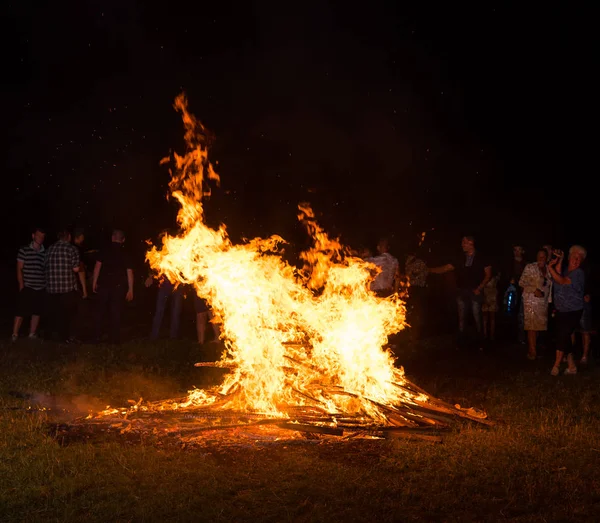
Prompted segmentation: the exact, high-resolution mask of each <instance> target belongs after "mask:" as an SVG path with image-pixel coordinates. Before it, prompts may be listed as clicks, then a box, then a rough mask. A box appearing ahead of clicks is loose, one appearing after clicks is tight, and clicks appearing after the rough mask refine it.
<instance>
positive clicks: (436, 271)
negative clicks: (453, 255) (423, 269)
mask: <svg viewBox="0 0 600 523" xmlns="http://www.w3.org/2000/svg"><path fill="white" fill-rule="evenodd" d="M453 270H454V265H452V264H451V263H447V264H446V265H440V266H439V267H430V268H429V269H428V271H429V272H430V273H432V274H445V273H447V272H450V271H453Z"/></svg>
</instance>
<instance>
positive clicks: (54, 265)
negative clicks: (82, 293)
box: [46, 229, 80, 343]
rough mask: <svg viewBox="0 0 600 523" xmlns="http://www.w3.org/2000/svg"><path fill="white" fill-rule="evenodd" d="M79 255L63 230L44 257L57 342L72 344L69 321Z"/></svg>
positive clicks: (72, 305) (69, 234) (49, 301)
mask: <svg viewBox="0 0 600 523" xmlns="http://www.w3.org/2000/svg"><path fill="white" fill-rule="evenodd" d="M79 263H80V260H79V252H78V251H77V248H76V247H75V246H74V245H73V244H72V243H71V233H70V232H69V231H68V230H66V229H63V230H61V231H60V232H59V233H58V241H57V242H56V243H54V244H52V245H51V246H50V248H49V249H48V255H47V258H46V282H47V285H46V292H47V293H48V307H49V309H48V310H49V316H50V317H51V329H50V330H51V331H54V332H55V333H56V334H58V336H59V340H60V341H64V342H65V343H70V342H72V341H73V338H72V336H71V334H72V322H73V316H74V314H75V308H76V307H77V302H76V300H77V278H76V274H77V273H78V272H79Z"/></svg>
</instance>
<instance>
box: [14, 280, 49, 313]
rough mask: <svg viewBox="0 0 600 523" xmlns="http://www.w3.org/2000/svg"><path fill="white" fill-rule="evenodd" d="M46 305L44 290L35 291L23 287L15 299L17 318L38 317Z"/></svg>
mask: <svg viewBox="0 0 600 523" xmlns="http://www.w3.org/2000/svg"><path fill="white" fill-rule="evenodd" d="M45 303H46V290H45V289H40V290H35V289H32V288H30V287H23V290H22V291H20V292H19V297H18V299H17V316H18V317H19V318H28V317H29V316H40V315H41V314H42V312H43V311H44V305H45Z"/></svg>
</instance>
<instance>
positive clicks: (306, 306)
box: [92, 95, 486, 434]
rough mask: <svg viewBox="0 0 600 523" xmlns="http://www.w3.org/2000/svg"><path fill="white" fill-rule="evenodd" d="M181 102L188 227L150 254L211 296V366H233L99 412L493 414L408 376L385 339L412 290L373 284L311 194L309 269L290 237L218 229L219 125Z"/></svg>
mask: <svg viewBox="0 0 600 523" xmlns="http://www.w3.org/2000/svg"><path fill="white" fill-rule="evenodd" d="M175 109H176V110H177V111H179V112H180V113H181V116H182V119H183V123H184V126H185V141H186V144H187V150H186V152H185V154H183V155H179V154H176V153H175V154H174V159H170V158H167V159H164V160H163V162H164V163H170V162H172V165H171V182H170V186H169V188H170V195H171V196H172V197H173V198H175V199H176V200H177V201H178V202H179V204H180V206H181V207H180V210H179V213H178V223H179V225H180V234H178V235H177V236H168V235H167V236H165V237H163V238H162V245H161V246H160V247H156V246H155V247H153V248H152V249H151V250H150V251H149V252H148V254H147V259H148V261H149V262H150V265H151V266H152V268H153V269H154V270H155V271H156V272H157V273H159V274H162V275H164V276H165V277H167V278H168V279H169V280H171V281H172V282H174V283H176V284H189V285H192V286H193V287H194V288H195V290H196V292H197V294H198V296H200V297H201V298H204V299H206V300H207V302H208V303H210V305H211V307H212V310H213V312H214V316H215V318H214V320H213V321H217V322H219V323H220V324H221V333H222V334H221V341H222V342H223V344H224V347H225V348H224V352H223V354H222V357H221V359H220V360H219V361H217V362H214V363H212V365H213V366H216V367H222V368H226V369H228V371H229V372H228V373H227V374H226V376H225V378H224V381H223V383H222V384H221V385H219V386H218V387H215V388H213V389H193V390H191V391H190V392H189V394H188V396H187V397H185V398H180V399H178V400H170V401H162V402H155V403H146V404H144V403H143V402H141V403H137V404H136V405H133V406H130V407H128V408H125V409H107V410H106V411H104V412H103V413H102V414H101V415H100V416H95V417H94V416H92V418H95V419H99V417H107V416H109V417H110V416H120V419H129V420H131V419H133V418H135V417H136V415H142V414H144V413H146V414H149V413H152V412H162V413H164V412H174V411H179V412H181V410H185V411H187V412H189V411H195V412H204V413H207V412H211V413H213V414H214V413H221V414H222V415H224V414H225V413H229V417H226V418H222V419H228V420H231V419H233V418H232V417H231V416H232V413H237V414H238V415H240V416H242V418H238V421H237V422H236V423H234V424H233V425H227V427H229V426H240V425H243V423H242V422H240V421H239V419H243V420H245V422H247V421H248V419H251V420H254V422H256V420H264V421H265V422H267V421H271V422H272V421H277V420H280V421H281V422H282V423H283V425H285V427H286V428H293V426H294V424H298V426H302V427H308V428H305V430H306V431H309V432H310V431H313V430H314V431H315V432H324V431H326V430H323V429H327V428H328V427H329V428H331V429H335V430H337V431H338V432H332V433H334V434H341V432H342V431H343V430H350V429H351V430H352V431H360V430H363V431H364V430H367V431H368V432H369V433H370V434H373V431H374V430H377V429H381V430H384V429H386V428H388V429H389V428H394V427H395V428H403V429H422V428H423V427H441V426H447V422H448V420H449V419H450V418H452V417H454V416H460V417H463V418H470V419H472V420H476V421H485V417H486V416H485V414H484V413H482V412H479V411H476V410H474V409H468V410H467V409H461V408H460V407H459V406H453V405H449V404H447V403H445V402H442V401H440V400H438V399H435V398H432V397H430V396H429V395H427V394H426V393H425V392H424V391H423V390H421V389H420V388H419V387H417V386H416V385H414V384H413V383H411V382H409V381H408V380H407V379H406V377H405V375H404V370H403V369H402V368H401V367H398V366H396V365H395V358H394V356H393V355H392V354H391V353H390V351H389V350H386V349H385V346H386V344H387V343H388V337H389V336H390V335H392V334H394V333H397V332H399V331H400V330H402V329H403V328H404V327H405V326H406V323H405V305H404V303H403V301H402V300H401V298H400V297H399V296H398V295H393V296H391V297H389V298H385V299H383V298H379V297H378V296H376V295H375V294H374V293H373V292H372V291H371V290H370V283H371V281H372V279H373V277H374V274H375V273H376V268H375V267H374V266H373V265H372V264H370V263H368V262H366V261H364V260H362V259H360V258H358V257H355V256H354V255H352V254H351V251H350V250H349V249H347V248H346V247H344V246H343V245H342V244H341V243H340V242H339V241H338V240H337V239H332V238H330V237H329V236H328V235H327V233H326V232H325V231H324V230H323V229H322V228H321V227H320V226H319V225H318V223H317V222H316V220H315V216H314V214H313V212H312V210H311V208H310V207H309V206H308V205H305V204H303V205H300V206H299V212H298V218H299V219H300V220H301V221H302V223H303V224H304V225H305V227H306V230H307V233H308V234H309V235H310V236H311V238H312V240H313V242H312V248H311V249H310V250H308V251H306V252H304V253H302V254H301V258H302V260H303V262H304V267H303V268H302V269H301V270H298V269H296V268H294V267H292V266H290V265H289V264H288V263H286V262H285V261H284V260H283V259H282V257H281V248H282V246H283V245H284V244H285V241H284V240H283V239H282V238H281V237H279V236H271V237H270V238H266V239H262V238H255V239H253V240H251V241H247V242H245V243H242V244H234V243H232V241H231V240H230V238H229V236H228V234H227V230H226V227H225V225H221V226H220V227H219V228H218V229H216V230H215V229H212V228H210V227H208V226H207V225H206V223H205V219H204V208H203V205H204V201H205V197H206V196H208V194H209V193H210V184H211V183H217V182H218V180H219V176H218V175H217V173H216V172H215V170H214V169H213V166H212V164H211V162H210V160H209V147H208V145H209V144H208V132H207V130H206V129H205V127H204V126H203V125H202V123H201V122H200V121H198V120H197V119H196V118H195V117H194V116H193V115H192V114H190V113H189V112H188V109H187V101H186V98H185V96H184V95H180V96H178V97H177V99H176V100H175ZM199 365H200V364H199ZM243 415H245V416H246V417H243ZM208 417H210V418H211V419H214V415H213V416H212V417H211V416H208ZM209 426H210V427H211V428H215V429H218V428H219V427H218V426H216V425H215V424H214V423H211V424H209Z"/></svg>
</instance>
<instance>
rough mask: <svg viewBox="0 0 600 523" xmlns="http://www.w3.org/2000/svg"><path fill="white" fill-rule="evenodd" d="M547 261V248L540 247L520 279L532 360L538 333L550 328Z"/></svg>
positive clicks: (550, 282)
mask: <svg viewBox="0 0 600 523" xmlns="http://www.w3.org/2000/svg"><path fill="white" fill-rule="evenodd" d="M547 261H548V254H547V252H546V250H545V249H540V250H539V251H538V252H537V255H536V262H535V263H529V264H528V265H526V266H525V269H524V270H523V274H521V278H520V279H519V286H520V287H521V288H522V289H523V310H524V322H525V323H524V326H525V330H526V331H527V343H528V347H529V351H528V353H527V358H528V359H530V360H535V359H536V357H537V338H538V333H539V332H544V331H546V330H547V328H548V300H549V299H550V296H552V279H551V278H550V272H549V271H548V266H547Z"/></svg>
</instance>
